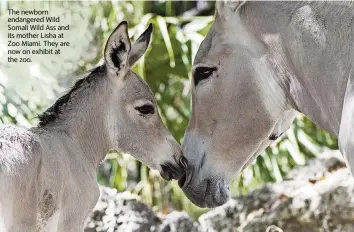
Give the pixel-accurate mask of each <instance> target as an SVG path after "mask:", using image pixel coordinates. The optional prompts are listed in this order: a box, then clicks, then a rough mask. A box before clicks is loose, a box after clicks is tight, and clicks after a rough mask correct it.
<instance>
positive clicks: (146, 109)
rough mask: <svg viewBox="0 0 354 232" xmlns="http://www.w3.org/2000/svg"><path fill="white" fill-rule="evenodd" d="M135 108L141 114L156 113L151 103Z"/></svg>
mask: <svg viewBox="0 0 354 232" xmlns="http://www.w3.org/2000/svg"><path fill="white" fill-rule="evenodd" d="M134 109H135V110H137V111H138V112H139V113H140V114H144V115H146V114H154V113H155V109H154V106H152V105H149V104H146V105H142V106H137V107H135V108H134Z"/></svg>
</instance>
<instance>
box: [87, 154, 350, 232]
mask: <svg viewBox="0 0 354 232" xmlns="http://www.w3.org/2000/svg"><path fill="white" fill-rule="evenodd" d="M285 179H286V180H285V181H283V182H279V183H273V184H266V185H264V186H263V187H261V188H259V189H256V190H254V191H252V192H250V193H248V194H246V195H244V196H239V197H236V198H234V199H232V200H230V201H229V202H228V203H226V204H225V205H223V206H221V207H218V208H216V209H213V210H211V211H210V212H208V213H206V214H204V215H202V216H201V217H200V218H199V223H198V222H193V220H192V219H191V218H190V217H189V216H188V215H187V214H186V213H184V212H172V213H170V214H168V215H162V216H157V215H156V214H155V212H154V211H152V210H151V209H150V208H149V207H148V206H146V205H145V204H144V203H142V202H141V201H140V199H139V197H138V196H136V195H133V194H130V193H127V192H125V193H117V191H116V190H112V189H109V188H105V187H102V194H101V198H100V201H99V202H98V204H97V206H96V207H95V209H94V211H93V213H92V214H91V216H90V217H89V219H88V220H87V228H86V229H85V232H93V231H107V232H110V231H112V232H113V231H134V232H140V231H144V232H145V231H147V232H148V231H152V232H199V231H200V232H202V231H205V232H295V231H296V232H352V231H354V179H353V177H352V176H351V175H350V173H349V171H348V170H347V169H346V168H345V162H344V161H343V159H342V157H341V155H340V153H339V152H338V151H327V152H325V153H324V154H322V155H320V156H319V157H318V158H316V159H314V160H310V161H308V162H307V163H306V165H305V166H298V167H296V168H294V169H293V170H292V171H291V172H290V173H289V174H288V175H287V177H286V178H285Z"/></svg>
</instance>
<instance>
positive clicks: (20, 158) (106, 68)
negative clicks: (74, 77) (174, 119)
mask: <svg viewBox="0 0 354 232" xmlns="http://www.w3.org/2000/svg"><path fill="white" fill-rule="evenodd" d="M127 27H128V25H127V22H122V23H120V24H119V25H118V26H117V28H116V29H115V30H114V31H113V33H112V34H111V35H110V37H109V39H108V41H107V44H106V46H105V50H104V61H105V62H104V64H103V65H102V66H100V67H98V68H95V69H94V70H93V71H92V72H91V73H89V74H88V75H87V76H86V77H85V78H83V79H81V80H79V81H77V82H76V84H75V86H74V87H73V88H72V89H71V90H70V91H69V93H68V94H66V95H64V96H62V97H61V98H59V99H58V100H57V101H56V103H55V104H54V105H53V106H52V107H50V108H49V109H48V110H47V111H45V112H44V113H43V114H42V115H40V116H39V119H40V123H39V126H38V127H34V128H31V129H29V130H26V129H22V128H19V127H15V126H0V219H1V220H0V231H1V232H4V231H8V232H37V231H49V232H54V231H58V232H78V231H83V228H84V225H83V223H84V220H85V218H86V217H87V215H88V213H89V212H90V211H91V210H92V208H93V207H94V206H95V204H96V202H97V200H98V197H99V189H98V186H97V183H96V170H97V167H98V165H99V164H100V162H101V161H102V160H103V159H104V157H105V155H106V153H107V152H108V151H109V150H110V149H117V150H119V151H123V152H127V153H130V154H133V155H134V156H135V157H136V158H137V159H138V160H140V161H141V162H143V163H145V164H147V165H148V166H149V167H151V168H154V169H158V170H159V171H160V173H161V176H162V177H164V178H165V179H167V180H170V179H172V178H174V179H179V178H180V177H181V176H182V175H183V174H184V169H185V167H186V162H187V161H186V159H185V158H184V157H183V156H182V153H181V150H180V146H179V145H178V143H177V142H176V141H175V139H174V138H173V137H172V136H171V134H170V133H169V132H168V131H167V129H166V127H165V126H164V125H163V123H162V121H161V118H160V116H159V114H158V112H157V106H156V101H155V99H154V96H153V94H152V92H151V91H150V89H149V87H148V85H147V84H146V83H145V82H144V81H143V80H142V79H141V78H140V77H139V76H138V75H137V74H136V73H134V72H133V71H131V70H130V67H131V66H133V64H134V63H135V62H136V61H137V60H138V59H139V58H140V57H141V56H142V55H143V54H144V53H145V51H146V49H147V47H148V45H149V41H150V37H151V32H152V26H151V25H150V26H149V27H148V28H147V30H146V31H145V32H144V33H143V34H142V35H141V36H140V37H139V39H138V40H137V41H136V42H135V43H134V44H133V45H131V43H130V40H129V37H128V33H127ZM1 221H2V222H1ZM1 224H3V225H1ZM1 226H2V227H1Z"/></svg>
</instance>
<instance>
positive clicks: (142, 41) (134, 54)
mask: <svg viewBox="0 0 354 232" xmlns="http://www.w3.org/2000/svg"><path fill="white" fill-rule="evenodd" d="M152 30H153V27H152V24H151V23H150V25H149V27H148V28H147V29H146V30H145V31H144V32H143V34H141V35H140V36H139V38H138V39H137V40H136V42H135V43H134V44H133V46H132V50H131V51H130V54H129V66H133V65H134V63H135V62H136V61H137V60H139V58H140V57H141V56H142V55H144V53H145V52H146V49H147V48H148V46H149V42H150V38H151V33H152Z"/></svg>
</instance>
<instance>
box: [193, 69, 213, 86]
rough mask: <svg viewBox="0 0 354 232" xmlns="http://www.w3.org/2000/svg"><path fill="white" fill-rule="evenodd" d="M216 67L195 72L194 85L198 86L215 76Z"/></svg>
mask: <svg viewBox="0 0 354 232" xmlns="http://www.w3.org/2000/svg"><path fill="white" fill-rule="evenodd" d="M215 70H216V68H215V67H198V68H196V69H195V71H194V85H195V86H197V85H198V83H199V82H200V81H202V80H205V79H207V78H209V77H210V76H211V74H213V72H214V71H215Z"/></svg>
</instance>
